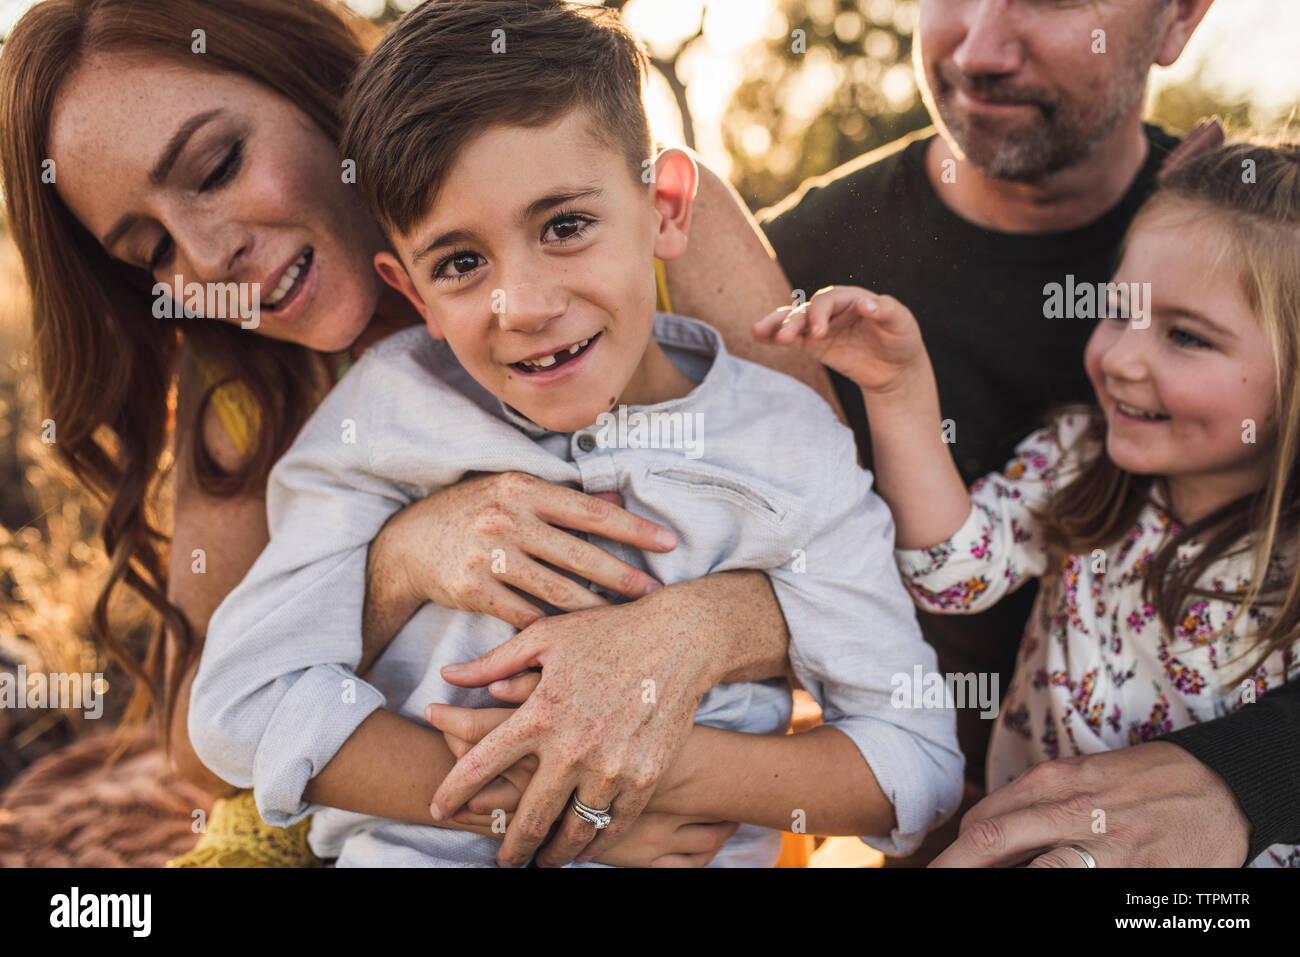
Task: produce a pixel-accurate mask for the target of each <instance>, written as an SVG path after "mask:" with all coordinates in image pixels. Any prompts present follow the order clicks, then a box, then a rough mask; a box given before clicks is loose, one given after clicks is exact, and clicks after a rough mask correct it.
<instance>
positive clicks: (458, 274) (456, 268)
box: [433, 250, 483, 282]
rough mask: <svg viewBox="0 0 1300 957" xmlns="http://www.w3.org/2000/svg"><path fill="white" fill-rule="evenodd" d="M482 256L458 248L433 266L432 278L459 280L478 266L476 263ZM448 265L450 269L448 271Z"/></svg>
mask: <svg viewBox="0 0 1300 957" xmlns="http://www.w3.org/2000/svg"><path fill="white" fill-rule="evenodd" d="M482 259H483V257H482V256H480V255H479V254H478V253H472V252H468V251H464V250H460V251H457V252H454V253H452V254H451V255H450V256H448V257H447V258H446V259H443V260H442V261H441V262H439V263H438V265H436V266H434V267H433V278H434V279H435V280H450V281H451V282H460V281H461V280H462V279H464V278H465V277H466V276H467V275H469V273H471V272H473V271H474V270H475V269H476V268H478V264H479V262H480V261H482ZM449 267H450V269H451V271H450V272H448V271H447V270H448V268H449Z"/></svg>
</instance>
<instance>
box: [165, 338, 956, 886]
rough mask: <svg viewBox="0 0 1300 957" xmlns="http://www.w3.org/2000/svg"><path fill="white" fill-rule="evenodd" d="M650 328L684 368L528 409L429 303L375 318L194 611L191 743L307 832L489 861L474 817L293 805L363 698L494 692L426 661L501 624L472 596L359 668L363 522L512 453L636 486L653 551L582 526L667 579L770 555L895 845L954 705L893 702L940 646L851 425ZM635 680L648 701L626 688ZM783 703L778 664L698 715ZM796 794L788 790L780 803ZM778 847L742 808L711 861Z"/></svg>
mask: <svg viewBox="0 0 1300 957" xmlns="http://www.w3.org/2000/svg"><path fill="white" fill-rule="evenodd" d="M654 334H655V337H656V338H657V339H658V341H659V342H660V344H661V345H662V346H663V348H664V350H665V352H666V354H667V355H668V356H669V358H670V359H671V360H672V361H673V363H674V364H675V365H677V366H678V367H679V368H680V369H681V370H682V372H683V373H684V374H685V375H687V376H688V377H689V378H690V379H691V380H692V381H693V382H696V383H698V385H697V386H696V387H695V388H694V389H693V390H692V391H691V392H690V393H689V394H688V395H686V396H684V397H682V398H679V399H672V400H670V401H667V402H662V403H659V404H657V405H653V406H639V407H634V408H632V409H628V410H627V412H626V417H625V419H624V420H623V423H622V425H621V426H620V424H619V422H618V420H617V419H615V420H614V421H612V422H605V423H597V424H596V425H594V426H593V427H591V428H588V429H584V430H582V431H580V432H575V433H571V434H569V433H557V432H550V431H547V430H546V429H542V428H540V427H538V426H537V425H535V424H534V423H532V422H530V421H528V420H527V419H524V418H523V417H522V416H520V415H518V414H517V413H515V412H514V411H513V410H512V409H510V408H508V407H507V406H505V405H504V404H503V403H502V402H501V401H500V400H498V399H497V398H495V397H494V396H493V395H491V394H490V393H489V392H487V391H486V390H485V389H483V388H482V387H481V386H479V385H478V383H476V382H475V381H474V380H473V379H472V378H471V377H470V376H469V374H468V373H466V372H465V371H464V369H463V368H462V367H461V366H460V364H459V363H458V362H457V361H456V359H455V357H454V356H453V355H452V353H451V350H450V349H449V348H448V347H447V346H446V345H445V344H444V343H442V342H439V341H437V340H435V339H433V338H431V337H430V336H429V334H428V332H427V331H426V330H425V329H424V328H423V327H417V328H412V329H409V330H404V331H402V332H399V333H396V334H395V335H393V336H390V337H389V338H387V339H385V340H384V341H383V342H380V343H378V344H376V345H375V346H374V347H372V348H371V349H370V350H369V351H368V352H367V353H366V355H365V356H364V357H363V358H362V359H361V360H360V361H359V362H358V363H357V364H356V365H355V366H354V367H353V368H352V370H351V371H350V372H349V373H348V374H347V375H346V376H345V377H344V378H343V380H342V381H341V382H339V383H338V385H336V386H335V387H334V389H333V390H332V391H331V392H330V393H329V395H328V396H327V397H326V399H325V401H324V402H323V403H322V404H321V406H320V408H319V409H318V410H317V411H316V413H315V415H313V416H312V418H311V419H310V420H309V421H308V422H307V424H306V425H305V426H304V427H303V430H302V432H301V434H300V435H299V436H298V438H297V440H296V441H295V442H294V444H293V446H292V447H291V448H290V449H289V451H288V452H287V453H285V455H284V456H283V457H282V458H281V459H280V461H279V462H278V463H277V465H276V466H275V468H274V470H273V471H272V473H271V478H270V484H269V486H268V490H267V516H268V520H269V523H270V530H271V541H270V544H269V545H268V546H267V548H266V550H265V551H264V552H263V553H262V555H261V556H260V557H259V558H258V560H257V562H256V563H255V564H254V565H253V567H252V569H251V570H250V571H249V573H248V575H247V577H245V579H244V580H243V582H242V583H241V584H240V585H239V587H237V588H236V589H235V590H234V591H233V592H231V593H230V595H229V596H228V597H227V598H226V600H225V601H224V602H223V603H222V604H221V607H220V608H218V609H217V611H216V613H215V614H214V615H213V617H212V620H211V623H210V625H209V627H208V633H207V639H206V643H205V645H204V649H203V659H202V663H201V666H200V668H199V672H198V675H197V677H196V678H195V681H194V686H193V691H192V696H191V701H190V713H189V729H190V736H191V738H192V739H193V743H194V747H195V750H196V751H197V753H198V755H199V757H200V758H201V759H202V760H203V762H204V763H205V764H206V765H207V766H208V767H210V768H211V769H212V770H213V771H215V772H216V773H217V774H218V775H220V776H221V777H222V778H224V779H225V780H227V781H229V782H230V783H231V784H233V785H236V786H238V787H245V788H247V787H251V788H253V792H254V795H255V797H256V800H257V806H258V809H259V810H260V812H261V814H262V816H263V818H265V819H266V820H267V821H268V822H269V823H271V824H274V825H280V826H284V825H288V824H290V823H293V822H294V821H297V820H300V819H301V818H302V817H303V816H304V815H306V814H311V813H315V815H316V816H315V818H314V820H313V824H312V830H311V844H312V847H313V849H314V850H315V851H316V853H317V854H318V855H320V856H322V857H337V858H338V863H339V865H340V866H383V865H398V866H402V865H425V866H428V865H434V866H439V865H441V866H473V865H483V866H490V865H492V863H493V861H494V859H495V855H496V852H497V849H498V848H499V846H500V845H499V842H498V841H495V840H493V839H491V838H488V837H484V836H482V835H477V834H470V833H466V832H461V831H454V830H449V829H441V828H436V827H432V826H424V825H415V824H407V823H402V822H398V821H392V820H387V819H382V818H376V817H371V816H367V815H362V814H355V813H352V812H348V811H341V810H337V809H332V808H326V807H322V806H320V805H312V804H309V803H307V802H305V801H304V800H303V790H304V788H305V787H306V784H307V782H308V781H309V780H310V779H311V778H312V777H314V776H315V775H316V774H317V773H319V771H320V770H321V769H322V768H324V767H325V765H326V764H327V763H328V762H329V761H330V759H331V758H333V757H334V755H335V753H336V752H337V751H338V750H339V748H340V747H341V746H342V744H343V742H344V741H346V740H347V738H348V737H349V736H350V735H351V734H352V732H353V731H354V730H356V728H357V726H358V725H359V724H361V722H362V721H363V720H364V719H365V718H366V717H367V716H368V715H369V714H370V713H371V712H372V711H373V710H374V709H376V708H381V707H387V708H389V709H391V710H393V711H395V712H397V713H400V714H402V715H405V716H407V717H409V718H412V719H413V720H416V721H423V713H424V707H425V705H427V704H428V703H430V702H434V701H437V702H445V703H449V704H454V705H462V706H466V707H484V706H489V707H490V706H499V705H500V703H499V702H497V701H496V700H495V699H493V698H492V697H491V696H490V695H489V694H488V693H487V691H486V690H485V689H463V688H457V687H455V686H453V685H449V684H447V683H446V682H445V681H443V680H442V677H441V675H440V673H439V672H440V669H441V668H442V666H443V665H446V664H449V663H452V662H457V661H466V660H469V659H471V658H475V657H478V656H479V655H482V654H484V653H486V652H487V651H489V650H491V649H492V648H495V647H496V646H498V645H500V644H501V643H503V642H504V641H506V640H507V639H508V638H510V637H511V635H512V634H514V629H513V628H511V627H510V626H509V625H507V624H505V623H503V622H501V621H499V620H497V619H495V618H491V617H489V616H487V615H483V614H476V613H470V612H463V611H454V610H448V609H445V608H442V607H440V606H438V605H434V604H425V605H424V606H422V607H421V609H420V610H419V611H418V612H417V613H416V614H415V616H414V617H413V618H412V619H411V620H410V622H408V623H407V624H406V626H405V627H403V628H402V630H401V631H400V632H399V633H398V634H397V636H396V637H395V638H394V639H393V640H392V642H391V643H390V644H389V646H388V647H387V649H386V650H385V651H384V653H383V654H382V656H380V658H379V659H378V661H377V663H376V664H375V666H374V668H373V670H372V671H371V673H370V676H369V680H368V681H362V680H360V679H359V678H357V676H356V674H355V669H356V667H357V664H358V662H359V661H360V658H361V651H362V643H361V614H362V604H363V600H364V590H365V585H364V583H365V565H366V556H367V550H368V547H369V545H370V542H371V540H372V539H374V537H375V535H376V534H377V533H378V532H379V530H380V529H381V528H382V526H383V525H384V523H385V522H386V521H387V520H388V518H389V517H391V516H392V515H393V514H394V513H396V512H397V511H399V510H400V509H402V508H404V507H405V506H407V505H409V504H411V503H412V502H416V501H418V500H420V499H423V498H425V497H426V496H428V495H430V494H432V493H433V492H436V491H437V490H439V489H442V488H446V487H447V486H450V485H452V484H454V483H456V482H457V481H459V480H460V479H461V478H462V477H464V476H465V475H466V474H467V473H469V472H505V471H520V472H527V473H531V474H532V475H535V476H537V477H539V478H542V479H545V480H547V481H549V482H554V483H557V484H561V485H566V486H569V487H572V488H577V489H581V490H583V491H584V492H589V493H596V492H618V493H620V494H621V495H622V496H623V501H624V505H625V507H626V508H627V509H628V510H629V511H631V512H633V513H636V514H638V515H642V516H644V517H646V518H648V519H650V520H652V521H655V522H658V523H660V524H662V525H665V526H667V527H669V528H672V529H673V530H674V531H676V532H677V535H678V545H677V547H676V548H675V549H674V550H673V551H671V552H668V553H666V554H642V553H641V552H640V551H639V550H636V549H632V548H630V547H628V546H625V545H622V544H619V543H617V542H610V541H607V540H604V539H599V538H595V537H592V541H594V542H596V543H597V544H599V545H600V546H601V547H602V548H605V549H607V550H608V551H610V552H611V553H613V554H614V555H616V556H617V557H619V558H621V559H623V560H624V561H626V562H628V563H629V564H632V565H635V566H637V567H639V568H642V569H644V570H645V571H646V572H648V573H649V574H650V575H652V576H654V577H655V578H657V579H658V580H659V581H661V582H664V583H665V584H667V583H671V582H678V581H684V580H689V579H694V578H699V577H701V576H704V575H708V574H711V573H713V572H721V571H728V570H732V569H758V570H762V571H765V572H767V574H768V576H769V577H770V578H771V581H772V585H773V589H774V591H775V593H776V596H777V599H778V600H779V602H780V604H781V609H782V611H783V613H784V615H785V619H786V622H787V624H788V627H789V631H790V635H791V643H790V659H791V663H792V664H793V666H794V671H795V673H796V675H797V676H798V678H799V680H800V682H801V683H802V684H803V686H804V687H805V688H806V689H807V690H808V691H809V692H810V693H811V694H812V696H813V697H814V698H815V699H816V700H817V702H818V703H819V704H820V705H821V707H822V709H823V713H824V718H825V721H826V723H827V724H829V725H831V726H833V727H835V728H838V729H839V730H840V731H842V732H843V733H845V734H847V735H848V736H849V737H850V738H851V739H852V740H853V742H854V743H855V744H856V745H857V747H858V749H859V750H860V751H861V753H862V756H863V758H864V759H865V760H866V761H867V763H868V765H869V766H870V767H871V770H872V771H873V772H874V774H875V776H876V779H877V781H878V782H879V784H880V787H881V789H882V790H883V791H884V793H885V795H886V796H887V797H888V798H889V799H890V800H891V801H892V802H893V805H894V808H895V812H896V816H897V827H896V828H895V829H894V831H893V832H892V833H890V834H883V835H872V836H866V837H864V838H863V840H865V841H867V843H869V844H871V845H873V846H875V847H878V848H880V849H881V850H883V851H885V852H886V853H891V854H907V853H909V852H911V851H912V850H913V849H915V847H916V846H917V845H918V844H919V843H920V841H921V839H922V838H923V837H924V835H925V833H926V831H928V830H929V829H930V828H932V827H934V826H936V825H937V824H939V823H941V822H942V821H943V820H945V819H946V818H947V817H948V816H949V815H951V814H952V812H953V811H954V810H955V809H956V807H957V804H958V801H959V799H960V795H961V786H962V755H961V752H960V750H959V748H958V746H957V739H956V725H955V716H954V712H953V711H952V710H951V709H950V708H933V709H926V708H898V707H894V706H893V704H892V703H891V682H892V680H893V678H894V676H896V675H899V674H903V675H909V676H910V675H911V674H912V672H913V668H914V667H915V666H918V665H919V666H920V667H921V668H922V669H923V670H925V671H927V672H929V671H933V670H934V669H935V666H936V660H935V654H934V651H933V650H932V649H931V648H930V646H929V645H927V644H926V643H925V642H924V641H923V640H922V638H921V631H920V628H919V626H918V624H917V620H916V613H915V610H914V607H913V604H912V601H911V599H910V597H909V596H908V593H907V591H906V589H905V588H904V587H903V584H902V581H901V579H900V576H899V573H898V569H897V567H896V565H895V563H894V557H893V548H894V527H893V522H892V519H891V517H890V514H889V511H888V509H887V508H886V507H885V504H884V503H883V502H882V501H881V500H880V498H879V497H877V496H876V495H875V494H874V493H873V492H872V490H871V474H870V473H869V472H866V471H864V470H863V469H861V468H860V467H859V465H858V463H857V455H856V449H855V445H854V441H853V435H852V433H851V432H850V431H849V430H848V429H847V428H845V427H844V426H843V425H841V424H840V422H839V421H838V420H837V419H836V417H835V415H834V413H833V412H832V411H831V409H830V408H829V407H828V406H827V405H826V403H825V402H823V401H822V399H821V398H820V397H819V396H817V394H816V393H814V392H813V391H812V390H811V389H808V388H807V387H806V386H804V385H803V384H801V383H799V382H797V381H795V380H794V379H792V378H789V377H788V376H785V375H782V374H780V373H777V372H773V371H771V370H768V369H765V368H763V367H761V366H758V365H755V364H753V363H750V362H746V361H743V360H740V359H737V358H735V357H733V356H731V355H729V354H728V353H727V351H726V350H725V348H724V347H723V345H722V340H721V338H720V337H719V336H718V334H717V333H716V332H715V331H714V330H713V329H712V328H710V327H709V326H707V325H704V324H703V323H700V322H697V321H695V320H692V319H685V318H682V317H680V316H671V315H664V314H660V315H657V316H656V318H655V327H654ZM638 416H641V417H640V418H638ZM648 445H649V446H658V447H645V446H648ZM607 597H610V596H607ZM659 680H671V676H659ZM628 706H629V707H653V705H652V704H646V703H644V702H643V701H642V700H640V699H639V698H638V700H637V701H635V702H629V704H628ZM790 711H791V696H790V691H789V688H788V687H787V685H786V683H785V682H784V681H783V680H774V681H762V682H744V683H735V684H723V685H719V686H717V687H716V688H714V689H713V690H712V691H710V692H709V693H708V694H707V695H705V697H704V699H703V700H702V701H701V703H700V707H699V711H698V712H697V715H696V720H697V722H699V723H702V724H709V725H714V726H716V727H719V728H726V729H730V730H733V731H745V732H754V733H771V732H779V731H782V730H784V729H785V728H786V727H787V726H788V724H789V720H790ZM807 784H808V787H809V788H810V789H813V788H816V787H817V786H818V782H816V781H811V780H810V781H808V782H807ZM430 797H432V795H430ZM810 800H811V797H810ZM798 820H799V809H798V808H791V824H792V826H793V825H795V824H797V822H798ZM779 853H780V834H779V832H776V831H772V830H769V829H765V828H760V827H756V826H751V825H743V826H742V827H741V828H740V829H739V830H738V831H737V833H736V835H735V836H734V837H733V838H732V839H731V840H730V841H728V842H727V843H726V845H725V846H724V847H723V849H722V850H721V852H720V853H719V854H718V856H717V858H716V859H715V860H714V865H715V866H727V865H755V866H770V865H772V864H773V863H774V862H775V861H776V858H777V856H778V855H779Z"/></svg>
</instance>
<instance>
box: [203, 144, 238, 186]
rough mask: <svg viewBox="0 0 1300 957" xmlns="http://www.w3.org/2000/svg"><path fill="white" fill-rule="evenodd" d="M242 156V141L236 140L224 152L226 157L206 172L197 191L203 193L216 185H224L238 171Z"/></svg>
mask: <svg viewBox="0 0 1300 957" xmlns="http://www.w3.org/2000/svg"><path fill="white" fill-rule="evenodd" d="M243 156H244V141H243V140H236V141H235V144H234V145H233V146H231V147H230V150H229V151H228V152H227V153H226V158H225V159H223V160H222V161H221V162H220V163H218V164H217V168H216V169H214V170H213V171H212V172H211V173H209V174H208V177H207V179H205V180H204V181H203V182H202V184H200V186H199V192H200V193H205V192H207V191H208V190H210V189H214V188H215V187H218V186H224V185H225V184H226V183H227V182H229V181H230V180H231V179H233V178H234V175H235V174H236V173H238V172H239V166H240V162H241V160H242V159H243Z"/></svg>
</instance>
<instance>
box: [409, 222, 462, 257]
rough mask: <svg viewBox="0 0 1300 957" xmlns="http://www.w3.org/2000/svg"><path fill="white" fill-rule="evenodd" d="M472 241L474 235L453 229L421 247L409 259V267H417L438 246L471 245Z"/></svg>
mask: <svg viewBox="0 0 1300 957" xmlns="http://www.w3.org/2000/svg"><path fill="white" fill-rule="evenodd" d="M473 241H474V234H473V233H471V232H470V231H469V230H467V229H453V230H450V231H448V232H445V233H442V234H441V235H439V236H437V237H435V238H434V239H432V240H430V241H429V242H427V243H425V245H424V246H423V247H421V249H420V251H419V252H417V253H416V254H415V255H414V256H412V257H411V265H412V266H418V265H419V264H420V260H421V259H424V258H425V257H426V256H428V255H429V254H430V253H432V252H433V251H434V250H435V249H437V248H438V247H440V246H451V245H454V244H456V243H471V242H473Z"/></svg>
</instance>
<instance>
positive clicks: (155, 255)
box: [147, 236, 172, 274]
mask: <svg viewBox="0 0 1300 957" xmlns="http://www.w3.org/2000/svg"><path fill="white" fill-rule="evenodd" d="M171 254H172V240H171V237H170V236H163V238H162V239H160V240H158V245H157V246H155V247H154V248H153V252H152V253H151V254H150V255H149V265H148V267H147V268H148V270H149V272H150V273H151V274H152V273H156V272H157V271H158V268H159V267H160V266H162V265H163V264H164V263H166V262H167V260H168V259H170V258H171Z"/></svg>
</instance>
